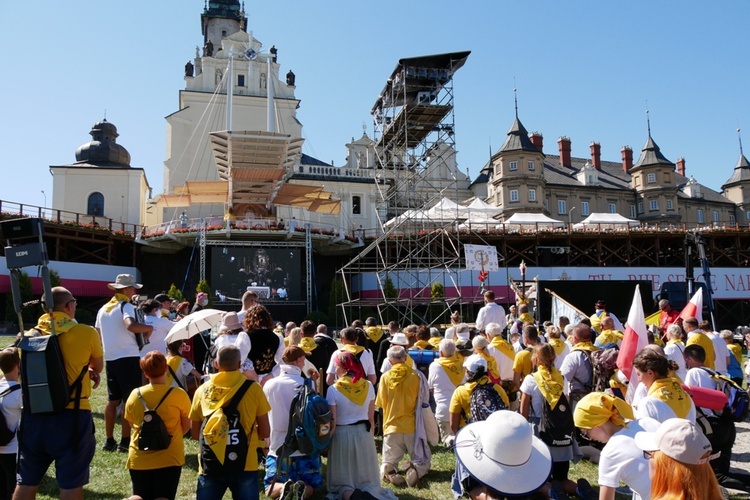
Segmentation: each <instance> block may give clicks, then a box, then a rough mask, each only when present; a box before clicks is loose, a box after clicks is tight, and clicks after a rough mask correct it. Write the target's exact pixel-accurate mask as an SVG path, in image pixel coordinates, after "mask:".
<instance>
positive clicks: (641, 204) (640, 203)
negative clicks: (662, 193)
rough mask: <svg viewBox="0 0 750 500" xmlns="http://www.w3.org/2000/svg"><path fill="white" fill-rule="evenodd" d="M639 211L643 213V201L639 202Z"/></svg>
mask: <svg viewBox="0 0 750 500" xmlns="http://www.w3.org/2000/svg"><path fill="white" fill-rule="evenodd" d="M638 213H639V214H642V213H643V202H642V201H639V202H638Z"/></svg>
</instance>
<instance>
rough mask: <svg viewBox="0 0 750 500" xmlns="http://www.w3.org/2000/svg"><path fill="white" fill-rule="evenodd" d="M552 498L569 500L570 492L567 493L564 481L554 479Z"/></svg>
mask: <svg viewBox="0 0 750 500" xmlns="http://www.w3.org/2000/svg"><path fill="white" fill-rule="evenodd" d="M549 498H550V500H569V498H570V497H568V494H567V493H565V488H564V487H563V485H562V483H561V482H560V481H558V480H557V479H554V480H552V487H551V488H550V490H549Z"/></svg>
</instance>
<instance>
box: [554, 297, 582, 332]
mask: <svg viewBox="0 0 750 500" xmlns="http://www.w3.org/2000/svg"><path fill="white" fill-rule="evenodd" d="M560 316H565V317H566V318H568V319H569V320H570V324H571V325H577V324H578V323H580V322H581V320H582V319H584V318H585V317H586V316H584V315H583V314H581V313H579V312H578V310H577V309H576V308H575V307H573V306H572V305H570V304H568V303H567V302H565V301H564V300H562V299H561V298H559V297H556V296H554V295H553V296H552V323H553V324H555V325H558V324H560Z"/></svg>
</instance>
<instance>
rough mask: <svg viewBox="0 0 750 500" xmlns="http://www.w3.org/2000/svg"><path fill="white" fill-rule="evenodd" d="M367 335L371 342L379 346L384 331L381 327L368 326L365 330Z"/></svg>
mask: <svg viewBox="0 0 750 500" xmlns="http://www.w3.org/2000/svg"><path fill="white" fill-rule="evenodd" d="M365 333H366V334H367V337H368V338H369V339H370V340H372V341H373V342H375V343H376V344H377V343H378V341H379V340H380V338H381V337H382V336H383V329H382V328H380V327H379V326H368V327H367V328H366V329H365Z"/></svg>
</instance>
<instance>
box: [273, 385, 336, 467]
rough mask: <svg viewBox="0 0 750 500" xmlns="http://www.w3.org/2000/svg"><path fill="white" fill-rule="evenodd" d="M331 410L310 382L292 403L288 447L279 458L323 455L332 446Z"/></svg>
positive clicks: (281, 450)
mask: <svg viewBox="0 0 750 500" xmlns="http://www.w3.org/2000/svg"><path fill="white" fill-rule="evenodd" d="M332 420H333V416H332V415H331V406H330V405H329V404H328V401H326V399H325V398H324V397H322V396H319V395H318V394H317V393H316V392H315V391H314V390H313V388H312V380H310V379H307V380H305V383H304V384H302V386H301V387H300V389H299V392H298V393H297V395H296V396H294V399H293V400H292V404H291V407H290V409H289V426H288V427H287V433H286V439H285V440H284V444H283V445H281V447H280V448H279V449H278V451H277V452H276V454H277V455H278V457H279V459H284V458H288V457H289V456H290V455H291V454H292V453H294V452H295V451H299V452H300V453H302V454H303V455H319V454H320V453H322V452H323V451H324V450H325V449H327V448H328V446H329V445H330V444H331V421H332Z"/></svg>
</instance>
